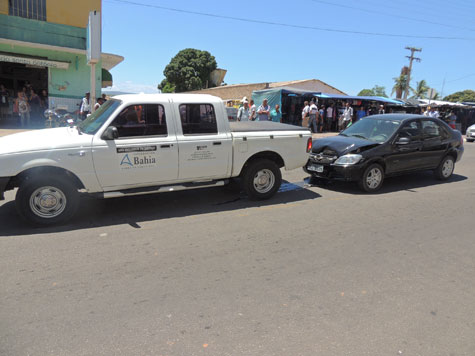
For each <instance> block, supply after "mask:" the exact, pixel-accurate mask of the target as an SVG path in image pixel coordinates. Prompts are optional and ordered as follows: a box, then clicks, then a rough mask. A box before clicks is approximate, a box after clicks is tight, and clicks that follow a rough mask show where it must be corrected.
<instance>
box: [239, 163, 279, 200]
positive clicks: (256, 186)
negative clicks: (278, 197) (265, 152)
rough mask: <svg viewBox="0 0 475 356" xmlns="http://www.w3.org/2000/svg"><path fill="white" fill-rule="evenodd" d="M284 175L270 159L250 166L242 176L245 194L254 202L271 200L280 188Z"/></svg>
mask: <svg viewBox="0 0 475 356" xmlns="http://www.w3.org/2000/svg"><path fill="white" fill-rule="evenodd" d="M281 183H282V174H281V172H280V169H279V167H278V166H277V164H275V163H274V162H273V161H270V160H268V159H259V160H256V161H254V162H252V163H250V164H249V166H247V167H246V169H245V171H244V173H243V175H242V187H243V190H244V192H245V193H246V194H247V195H248V196H249V198H250V199H252V200H263V199H269V198H270V197H271V196H273V195H274V194H275V193H276V192H277V190H278V189H279V188H280V185H281Z"/></svg>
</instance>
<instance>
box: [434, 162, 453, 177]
mask: <svg viewBox="0 0 475 356" xmlns="http://www.w3.org/2000/svg"><path fill="white" fill-rule="evenodd" d="M454 168H455V160H454V158H453V157H452V156H445V157H444V159H443V160H442V162H440V164H439V167H437V169H436V170H435V172H434V173H435V176H436V178H437V179H439V180H447V179H449V178H450V177H451V176H452V173H454Z"/></svg>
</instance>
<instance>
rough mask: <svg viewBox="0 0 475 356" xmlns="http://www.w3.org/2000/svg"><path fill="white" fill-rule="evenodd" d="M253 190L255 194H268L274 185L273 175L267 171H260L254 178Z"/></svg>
mask: <svg viewBox="0 0 475 356" xmlns="http://www.w3.org/2000/svg"><path fill="white" fill-rule="evenodd" d="M253 184H254V189H255V190H256V192H258V193H261V194H265V193H267V192H269V191H270V190H271V189H272V187H273V186H274V184H275V175H274V173H273V172H272V171H271V170H269V169H262V170H260V171H259V172H257V173H256V175H255V176H254V181H253Z"/></svg>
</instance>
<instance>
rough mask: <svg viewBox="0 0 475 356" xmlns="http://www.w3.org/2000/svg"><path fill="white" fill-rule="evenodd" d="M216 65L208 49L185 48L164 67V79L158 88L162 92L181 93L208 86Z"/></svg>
mask: <svg viewBox="0 0 475 356" xmlns="http://www.w3.org/2000/svg"><path fill="white" fill-rule="evenodd" d="M216 67H217V63H216V59H215V58H214V56H212V55H211V54H210V53H209V52H208V51H201V50H199V49H194V48H186V49H184V50H181V51H180V52H178V53H177V55H176V56H175V57H173V58H172V59H171V61H170V63H169V64H168V65H167V66H166V67H165V70H164V71H163V75H164V76H165V79H164V80H163V81H162V82H161V83H160V84H159V85H158V89H160V90H161V91H162V92H164V93H165V92H168V93H170V92H177V93H181V92H184V91H190V90H199V89H203V88H206V87H209V76H210V74H211V72H212V71H213V70H215V69H216Z"/></svg>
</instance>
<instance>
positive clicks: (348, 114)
mask: <svg viewBox="0 0 475 356" xmlns="http://www.w3.org/2000/svg"><path fill="white" fill-rule="evenodd" d="M352 119H353V108H352V107H351V106H350V103H348V102H347V103H346V105H345V110H344V111H343V115H342V119H341V124H340V130H344V129H345V128H346V127H347V126H348V124H349V123H350V122H351V120H352Z"/></svg>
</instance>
